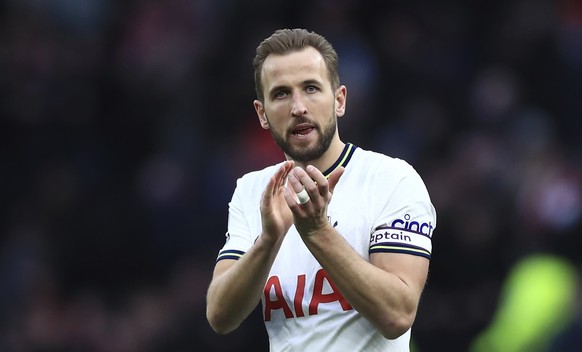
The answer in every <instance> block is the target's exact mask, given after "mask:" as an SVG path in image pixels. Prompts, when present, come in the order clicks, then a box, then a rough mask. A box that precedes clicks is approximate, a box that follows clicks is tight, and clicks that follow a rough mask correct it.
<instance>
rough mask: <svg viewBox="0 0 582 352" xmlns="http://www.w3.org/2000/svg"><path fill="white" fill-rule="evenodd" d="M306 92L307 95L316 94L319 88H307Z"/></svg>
mask: <svg viewBox="0 0 582 352" xmlns="http://www.w3.org/2000/svg"><path fill="white" fill-rule="evenodd" d="M305 91H306V92H307V93H315V92H317V91H319V88H317V87H316V86H307V87H305Z"/></svg>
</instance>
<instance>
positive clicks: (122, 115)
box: [0, 0, 582, 352]
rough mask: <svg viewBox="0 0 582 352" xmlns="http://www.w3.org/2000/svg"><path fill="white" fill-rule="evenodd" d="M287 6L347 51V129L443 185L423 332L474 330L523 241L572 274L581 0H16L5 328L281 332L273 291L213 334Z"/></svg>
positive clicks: (77, 332) (466, 340)
mask: <svg viewBox="0 0 582 352" xmlns="http://www.w3.org/2000/svg"><path fill="white" fill-rule="evenodd" d="M283 27H286V28H294V27H303V28H307V29H310V30H314V31H316V32H318V33H320V34H323V35H324V36H326V37H327V38H328V39H329V40H330V41H331V42H332V43H333V44H334V46H335V48H336V50H337V51H338V53H339V55H340V78H341V79H342V83H343V84H345V85H347V87H348V104H347V113H346V116H344V117H342V118H341V119H340V122H339V128H340V133H341V135H342V137H343V140H344V141H346V142H352V143H354V144H356V145H358V146H360V147H362V148H365V149H373V150H377V151H380V152H383V153H385V154H388V155H391V156H394V157H399V158H403V159H406V160H407V161H408V162H410V163H411V164H412V165H413V166H414V167H415V168H416V169H417V170H418V171H419V173H420V174H421V176H422V177H423V178H424V180H425V182H426V184H427V187H428V189H429V192H430V193H431V197H432V200H433V203H434V205H435V207H436V209H437V215H438V220H437V223H438V225H437V230H436V231H435V233H434V237H433V260H432V264H431V272H430V274H429V280H428V285H427V287H426V290H425V293H424V295H423V297H422V301H421V304H420V311H419V313H418V317H417V321H416V323H415V327H414V330H413V339H414V344H415V349H416V350H417V351H420V352H424V351H440V350H449V351H467V350H468V349H469V348H471V347H470V346H472V345H473V343H474V341H475V340H476V339H477V338H478V336H480V335H481V333H482V332H484V331H485V330H486V329H487V328H488V327H490V324H492V323H493V322H494V317H495V314H496V313H495V312H496V311H497V310H498V309H499V307H500V306H501V302H502V301H503V300H504V296H503V292H504V287H505V286H504V285H505V284H506V283H507V278H508V277H509V275H510V273H511V272H512V270H513V268H514V267H515V266H516V265H517V264H518V263H520V262H521V261H522V260H523V259H524V258H528V257H530V256H533V255H551V256H555V257H556V258H558V259H559V260H561V261H563V263H565V265H567V266H568V267H571V268H573V270H574V272H575V273H576V276H577V277H579V274H578V269H580V267H581V264H582V262H581V261H580V258H581V257H580V250H579V248H580V247H579V243H580V241H579V240H578V238H577V236H578V235H582V231H581V230H582V142H581V140H580V138H581V137H580V136H582V2H580V1H578V0H556V1H554V0H510V1H460V0H457V1H439V2H434V1H427V0H415V1H389V2H381V1H371V0H364V1H361V0H360V1H356V0H339V1H333V0H314V1H289V2H272V1H266V0H258V1H250V0H238V1H236V0H221V1H214V0H143V1H135V0H134V1H123V2H121V1H113V0H83V1H78V0H5V1H2V2H0V89H1V92H2V94H1V95H0V116H1V119H0V148H1V149H0V209H1V212H0V351H8V352H12V351H14V352H19V351H26V352H28V351H38V352H49V351H50V352H53V351H63V352H64V351H67V352H68V351H88V352H137V351H140V352H141V351H145V352H149V351H151V352H158V351H177V352H180V351H193V350H197V351H266V350H268V343H267V337H266V335H265V332H264V327H263V323H262V319H261V316H260V311H258V310H257V311H256V312H254V313H253V315H252V316H251V317H250V318H249V320H248V321H247V322H245V323H244V324H243V325H242V326H241V328H240V329H239V330H238V331H236V332H234V333H233V334H231V335H227V336H218V335H216V334H214V333H213V332H212V331H211V329H210V328H209V326H208V324H207V322H206V318H205V315H204V314H205V291H206V288H207V285H208V283H209V281H210V276H211V271H212V268H213V265H214V261H215V258H216V254H217V252H218V250H219V248H220V247H221V246H222V244H223V242H224V239H225V237H224V233H225V231H226V220H227V211H228V207H227V204H228V202H229V200H230V196H231V194H232V191H233V190H234V186H235V182H236V179H237V178H238V177H240V176H241V175H242V174H243V173H245V172H247V171H250V170H253V169H257V168H262V167H263V166H266V165H269V164H272V163H275V162H278V161H280V160H282V158H283V155H282V154H281V152H280V151H279V150H278V148H277V147H276V145H275V144H274V142H272V140H271V136H270V135H269V133H268V132H266V131H264V130H262V129H261V128H260V126H259V124H258V120H257V118H256V116H255V113H254V110H253V107H252V101H253V99H254V83H253V72H252V65H251V61H252V58H253V56H254V50H255V48H256V46H257V45H258V43H259V42H260V41H261V40H262V39H263V38H265V37H267V36H268V35H270V34H271V33H272V32H273V31H274V30H275V29H277V28H283ZM526 287H527V285H526ZM568 287H569V286H568ZM572 287H574V289H576V290H577V281H576V280H574V282H573V284H572ZM550 290H551V288H550ZM572 296H573V297H574V299H573V300H574V302H570V305H569V307H571V309H570V313H571V314H569V315H567V316H566V315H564V316H563V319H561V321H562V322H563V325H564V329H563V331H567V330H568V329H574V330H575V329H576V322H577V319H580V318H579V317H580V316H582V313H581V312H582V307H581V306H582V299H581V298H580V297H581V295H580V294H579V293H578V291H576V292H574V293H573V295H572ZM576 315H578V318H577V317H576ZM570 322H571V324H570ZM578 324H581V323H578ZM580 326H582V325H580ZM578 329H579V331H582V328H580V327H578ZM548 331H549V330H548ZM560 331H562V330H560ZM553 337H554V336H553V335H552V336H548V339H551V338H553ZM566 338H567V337H564V339H566ZM557 340H558V339H557V338H556V341H557ZM578 346H579V345H578ZM490 351H493V350H492V349H490Z"/></svg>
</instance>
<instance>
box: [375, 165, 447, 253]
mask: <svg viewBox="0 0 582 352" xmlns="http://www.w3.org/2000/svg"><path fill="white" fill-rule="evenodd" d="M435 227H436V211H435V208H434V206H433V205H432V203H431V200H430V197H429V194H428V191H427V189H426V186H425V184H424V182H423V181H422V179H421V178H420V176H419V175H418V173H417V172H416V171H415V170H414V169H413V168H412V167H410V172H408V173H406V174H405V176H404V177H403V178H402V179H401V180H400V182H398V184H397V185H396V187H395V188H394V189H393V191H392V193H391V194H390V196H389V197H388V199H387V201H386V203H385V206H384V207H383V208H382V211H381V212H380V214H379V216H378V218H377V219H376V221H375V223H374V227H373V230H372V232H371V234H370V248H369V253H379V252H386V253H405V254H411V255H416V256H422V257H425V258H428V259H430V258H431V256H432V234H433V232H434V229H435Z"/></svg>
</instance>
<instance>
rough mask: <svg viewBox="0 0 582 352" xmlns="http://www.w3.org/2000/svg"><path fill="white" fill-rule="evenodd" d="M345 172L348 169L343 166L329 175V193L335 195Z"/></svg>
mask: <svg viewBox="0 0 582 352" xmlns="http://www.w3.org/2000/svg"><path fill="white" fill-rule="evenodd" d="M344 171H346V169H345V168H344V167H343V166H340V167H338V168H337V169H335V170H333V171H332V173H331V174H329V177H328V178H327V181H328V182H329V191H330V192H331V193H333V190H334V189H335V186H336V185H337V183H338V182H339V179H340V177H342V175H343V174H344Z"/></svg>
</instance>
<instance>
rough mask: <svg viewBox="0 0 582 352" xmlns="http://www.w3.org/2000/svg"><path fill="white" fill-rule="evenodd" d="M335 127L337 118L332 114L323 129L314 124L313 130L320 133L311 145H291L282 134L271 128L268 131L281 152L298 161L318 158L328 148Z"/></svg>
mask: <svg viewBox="0 0 582 352" xmlns="http://www.w3.org/2000/svg"><path fill="white" fill-rule="evenodd" d="M336 129H337V119H336V117H335V116H332V118H331V123H329V124H328V125H327V126H325V128H324V129H323V131H322V130H321V127H320V126H316V128H315V130H316V132H319V133H320V134H321V137H320V138H319V139H318V140H317V142H316V144H315V145H313V146H311V147H301V146H300V147H295V146H293V145H291V143H289V141H288V139H287V138H285V137H284V136H283V135H281V134H279V133H277V132H276V131H274V130H272V129H271V130H270V131H271V135H272V136H273V139H274V140H275V143H277V145H278V146H279V148H281V150H282V151H283V153H285V154H286V155H287V156H288V157H290V158H291V159H292V160H295V161H299V162H309V161H313V160H317V159H319V158H320V157H321V156H322V155H323V154H324V153H325V152H326V151H327V150H328V149H329V146H330V145H331V141H332V140H333V137H334V136H335V132H336Z"/></svg>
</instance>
